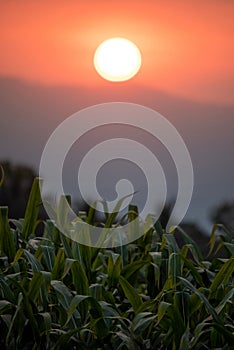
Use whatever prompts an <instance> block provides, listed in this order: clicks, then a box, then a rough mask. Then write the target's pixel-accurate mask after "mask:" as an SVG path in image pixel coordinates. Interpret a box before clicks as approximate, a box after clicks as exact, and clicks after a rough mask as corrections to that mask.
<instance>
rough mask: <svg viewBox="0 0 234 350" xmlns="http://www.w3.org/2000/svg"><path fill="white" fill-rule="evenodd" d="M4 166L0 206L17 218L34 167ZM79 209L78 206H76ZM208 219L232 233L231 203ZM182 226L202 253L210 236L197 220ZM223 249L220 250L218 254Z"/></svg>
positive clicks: (165, 219) (166, 214) (165, 214)
mask: <svg viewBox="0 0 234 350" xmlns="http://www.w3.org/2000/svg"><path fill="white" fill-rule="evenodd" d="M0 164H1V165H2V167H3V169H4V173H5V177H4V182H3V185H2V186H1V188H0V206H8V208H9V217H10V218H14V219H19V218H22V217H24V213H25V209H26V205H27V201H28V197H29V194H30V190H31V186H32V183H33V180H34V178H35V177H36V173H35V171H34V170H33V169H32V168H30V167H28V166H25V165H13V164H11V162H9V161H2V162H0ZM76 207H77V208H79V210H85V211H88V209H89V206H88V205H85V204H84V203H79V202H78V203H76ZM171 209H172V205H171V204H168V205H166V206H165V208H164V210H163V212H162V214H161V216H160V218H159V221H160V223H161V225H162V227H163V228H165V227H166V225H167V222H168V219H169V217H170V213H171ZM77 211H78V210H77ZM46 217H47V216H46V213H45V211H44V210H43V208H41V211H40V218H41V219H46ZM211 219H212V222H213V223H220V224H223V225H225V226H226V227H227V228H228V229H229V230H230V232H231V234H232V235H233V236H234V203H224V204H223V205H221V206H219V207H217V208H216V209H215V210H213V212H212V215H211ZM180 226H181V228H182V229H183V230H184V231H185V232H186V233H187V234H188V235H189V236H190V237H191V238H192V239H193V240H194V241H195V242H196V243H197V244H198V246H199V247H200V249H201V251H202V253H203V255H204V256H206V255H207V253H208V251H209V245H208V244H209V236H208V235H207V234H206V232H204V231H203V230H202V229H201V228H200V227H199V225H198V224H197V223H193V222H184V223H182V224H181V225H180ZM175 236H176V239H177V241H178V244H179V246H181V245H182V244H183V239H182V235H181V233H180V232H179V230H176V232H175ZM223 254H224V253H223V252H221V255H223ZM219 255H220V254H219Z"/></svg>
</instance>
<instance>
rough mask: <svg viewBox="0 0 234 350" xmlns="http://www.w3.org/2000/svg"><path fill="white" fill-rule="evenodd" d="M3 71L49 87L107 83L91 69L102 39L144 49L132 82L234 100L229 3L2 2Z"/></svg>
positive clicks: (232, 7) (233, 27) (233, 11)
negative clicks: (118, 38) (119, 39)
mask: <svg viewBox="0 0 234 350" xmlns="http://www.w3.org/2000/svg"><path fill="white" fill-rule="evenodd" d="M0 9H1V10H0V33H1V36H0V75H1V76H10V77H17V78H20V79H24V80H27V81H33V82H36V83H39V84H46V85H48V84H49V85H79V86H86V87H87V86H98V87H101V86H106V85H107V84H110V85H111V84H113V83H109V82H108V83H107V82H105V81H103V79H102V78H100V77H99V76H98V75H97V73H96V72H95V70H94V67H93V54H94V51H95V49H96V47H97V46H98V45H99V44H100V42H102V41H103V40H105V39H107V38H109V37H113V36H123V37H126V38H128V39H130V40H132V41H133V42H135V43H136V44H137V45H138V47H139V48H140V50H141V52H142V57H143V65H142V68H141V71H140V73H139V74H138V75H137V76H136V77H135V78H134V79H132V80H131V81H129V82H125V83H124V84H129V87H134V86H136V85H137V86H139V85H140V86H148V87H151V88H154V89H157V90H161V91H165V92H169V93H172V94H174V95H180V96H184V97H187V98H190V99H195V100H201V101H208V102H214V103H221V104H222V103H227V104H233V103H234V83H233V81H234V65H233V62H234V40H233V36H234V35H233V34H234V21H233V17H234V2H233V1H231V0H229V1H228V0H222V1H221V0H220V1H218V0H190V1H186V0H184V1H182V0H179V1H174V0H173V1H165V0H164V1H162V0H161V1H147V0H146V1H133V0H132V1H129V0H125V1H122V0H119V1H103V0H102V1H94V0H87V1H77V0H56V1H55V0H50V1H36V0H20V1H16V0H15V1H13V0H8V1H2V0H0Z"/></svg>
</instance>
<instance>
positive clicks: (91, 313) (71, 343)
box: [0, 179, 234, 350]
mask: <svg viewBox="0 0 234 350" xmlns="http://www.w3.org/2000/svg"><path fill="white" fill-rule="evenodd" d="M40 204H41V199H40V191H39V180H38V179H35V181H34V183H33V186H32V190H31V194H30V197H29V200H28V205H27V208H26V212H25V216H24V218H23V219H20V220H14V219H10V218H9V217H8V208H6V207H0V329H1V337H0V348H1V349H65V348H66V349H108V350H109V349H118V350H121V349H123V350H125V349H132V350H137V349H139V350H140V349H162V350H163V349H179V350H185V349H232V348H233V344H234V334H233V330H234V322H233V319H234V308H233V300H234V287H233V272H234V258H233V252H234V241H233V239H232V238H231V237H230V236H229V234H228V232H227V230H226V229H225V227H223V226H220V225H215V226H214V229H213V231H212V234H211V238H210V252H209V254H210V258H209V260H208V259H207V260H206V258H205V257H203V256H202V254H201V252H200V250H199V248H198V246H197V245H196V243H195V242H194V241H193V240H192V239H191V238H190V237H189V236H188V235H187V234H186V233H185V232H184V231H183V230H181V235H182V237H183V241H184V245H183V247H182V248H179V247H178V244H177V241H176V239H175V235H174V232H171V233H167V232H165V231H164V230H163V229H162V227H161V225H160V223H159V222H156V223H155V225H154V226H153V227H152V228H151V229H150V230H148V232H146V233H145V234H144V235H143V236H142V237H140V238H139V239H137V240H136V241H134V242H133V243H131V244H128V245H126V246H121V247H116V248H114V249H107V248H106V249H103V248H102V249H101V248H93V247H89V246H84V245H81V244H79V243H77V242H75V241H72V240H71V239H69V238H67V237H66V236H64V235H63V234H62V233H61V232H59V230H58V229H57V228H56V227H55V225H54V223H53V222H52V221H50V220H45V221H43V222H41V221H40V220H38V212H39V206H40ZM136 216H137V208H136V207H134V206H130V207H129V212H128V220H129V221H131V220H132V219H133V218H135V217H136ZM81 219H82V220H84V221H86V222H89V223H90V224H95V223H94V222H93V220H94V212H93V209H92V208H91V209H90V210H89V212H87V213H83V214H82V218H81ZM115 219H116V216H115V215H113V213H110V214H109V213H106V222H107V223H108V226H109V227H111V226H112V225H113V224H114V220H115ZM39 223H40V224H41V225H43V235H42V236H41V237H37V235H36V228H37V225H38V224H39ZM136 229H137V228H136ZM217 240H218V242H219V243H218V245H217V244H216V241H217ZM222 247H223V248H225V249H226V250H227V254H228V255H227V257H226V258H225V259H224V258H217V257H216V253H217V251H218V250H219V249H220V248H222Z"/></svg>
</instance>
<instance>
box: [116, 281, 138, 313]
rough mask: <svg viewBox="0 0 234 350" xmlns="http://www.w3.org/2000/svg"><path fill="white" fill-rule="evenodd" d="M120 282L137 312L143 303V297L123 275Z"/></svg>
mask: <svg viewBox="0 0 234 350" xmlns="http://www.w3.org/2000/svg"><path fill="white" fill-rule="evenodd" d="M119 283H120V285H121V287H122V289H123V291H124V294H125V296H126V298H127V299H128V300H129V302H130V304H131V305H132V307H133V310H134V312H135V313H136V314H137V310H138V309H139V307H140V306H141V305H142V300H141V297H140V296H139V295H138V294H137V292H136V290H135V288H134V287H133V286H131V284H130V283H128V281H127V280H126V279H125V278H124V277H123V276H120V278H119Z"/></svg>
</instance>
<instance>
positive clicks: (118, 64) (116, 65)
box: [94, 38, 142, 82]
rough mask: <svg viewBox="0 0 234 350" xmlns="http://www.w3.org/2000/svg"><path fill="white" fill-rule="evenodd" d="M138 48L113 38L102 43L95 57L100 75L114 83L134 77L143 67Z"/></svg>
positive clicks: (96, 67) (131, 43)
mask: <svg viewBox="0 0 234 350" xmlns="http://www.w3.org/2000/svg"><path fill="white" fill-rule="evenodd" d="M141 63H142V59H141V53H140V50H139V49H138V47H137V46H136V45H135V44H134V43H133V42H131V41H130V40H128V39H125V38H111V39H108V40H105V41H104V42H102V43H101V44H100V45H99V46H98V48H97V50H96V52H95V55H94V67H95V69H96V71H97V72H98V74H100V76H101V77H103V78H104V79H106V80H109V81H113V82H120V81H126V80H129V79H131V78H132V77H134V76H135V75H136V74H137V72H138V71H139V69H140V67H141Z"/></svg>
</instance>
